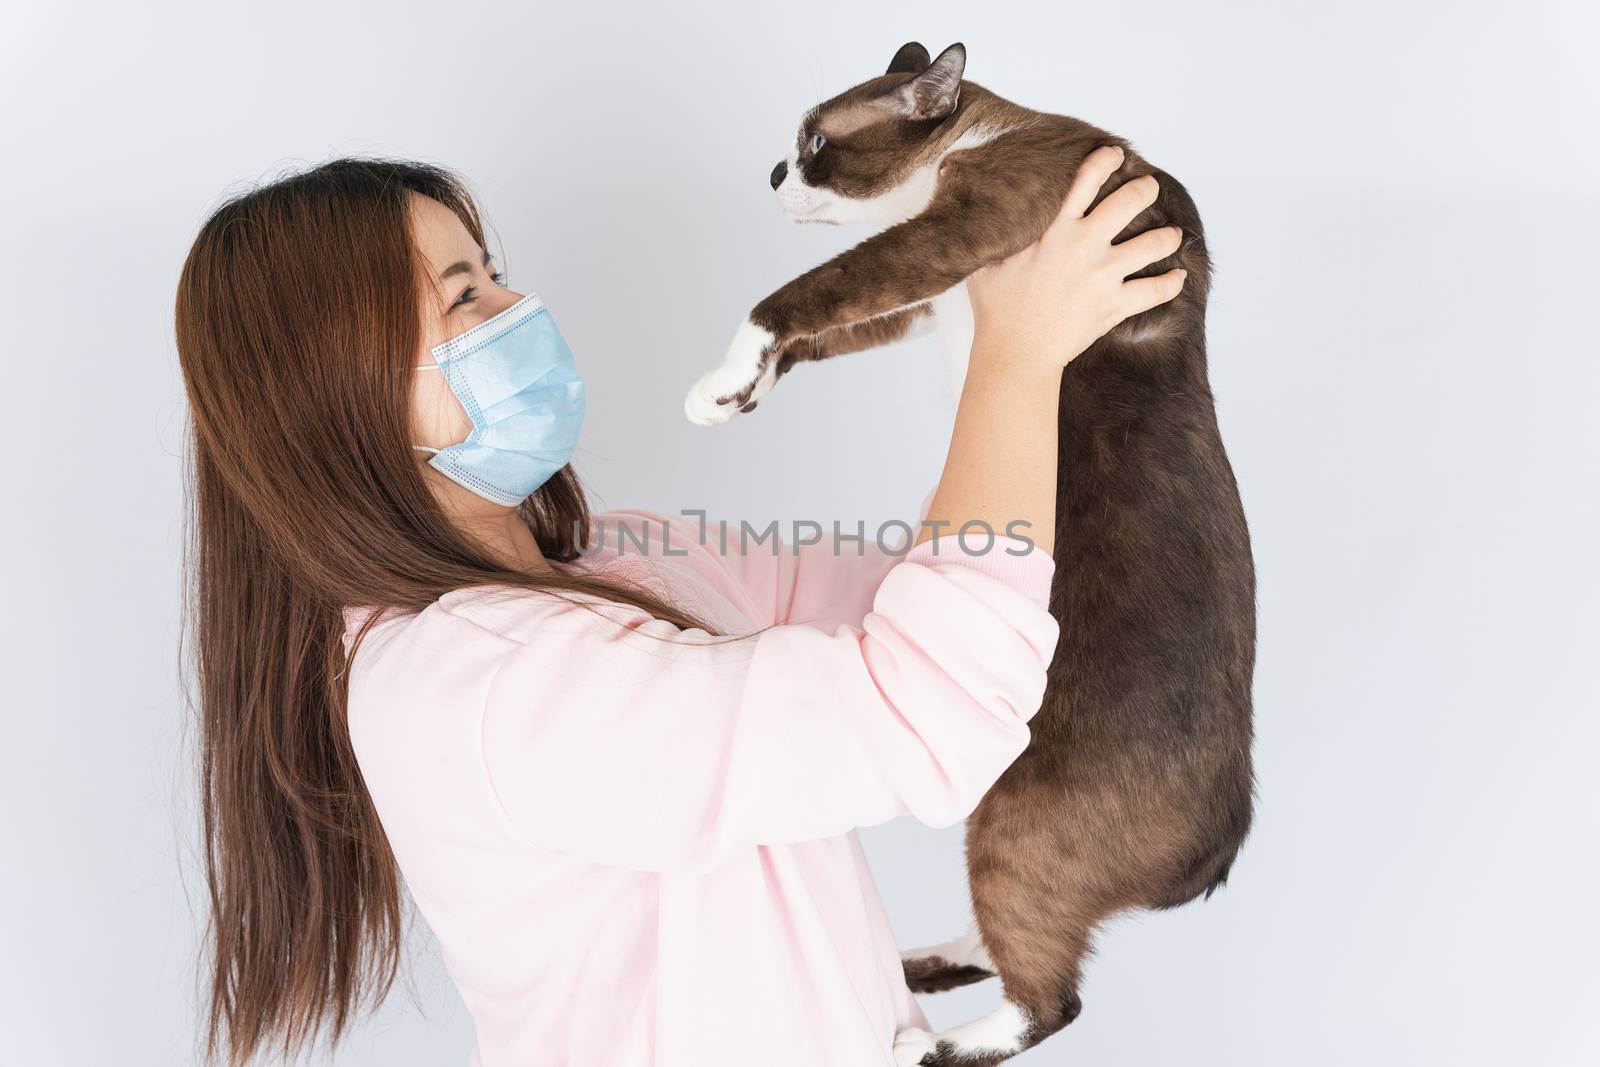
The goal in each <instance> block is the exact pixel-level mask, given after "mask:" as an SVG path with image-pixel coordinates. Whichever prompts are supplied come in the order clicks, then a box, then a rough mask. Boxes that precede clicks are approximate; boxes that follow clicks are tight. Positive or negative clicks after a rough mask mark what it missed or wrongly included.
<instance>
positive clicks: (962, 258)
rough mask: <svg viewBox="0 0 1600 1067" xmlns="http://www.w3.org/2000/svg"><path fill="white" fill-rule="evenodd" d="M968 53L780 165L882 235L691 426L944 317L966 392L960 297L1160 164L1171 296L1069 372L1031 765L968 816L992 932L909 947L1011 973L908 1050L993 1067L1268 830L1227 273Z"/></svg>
mask: <svg viewBox="0 0 1600 1067" xmlns="http://www.w3.org/2000/svg"><path fill="white" fill-rule="evenodd" d="M965 67H966V49H965V48H964V47H963V46H962V45H960V44H954V45H951V46H950V47H949V48H947V49H945V50H944V51H943V52H942V53H940V55H939V56H938V58H936V59H931V60H930V58H929V55H928V51H927V49H925V48H923V46H922V45H920V44H918V43H916V42H910V43H908V44H906V45H905V46H903V47H902V48H901V49H900V50H899V51H898V52H896V53H895V55H894V58H893V60H892V61H891V62H890V64H889V68H888V70H887V72H886V73H884V74H883V75H880V76H878V77H875V78H871V79H869V80H867V81H864V82H862V83H861V84H860V85H857V86H856V87H854V88H852V89H849V90H847V91H846V92H843V93H841V94H839V95H838V96H835V97H833V98H832V99H830V100H827V101H825V102H823V103H822V104H819V105H818V106H816V107H814V108H812V109H811V110H810V111H809V112H807V113H806V115H805V116H804V117H803V119H802V121H801V123H800V127H799V130H798V132H797V134H796V137H795V141H794V144H793V146H792V147H791V148H790V149H789V150H788V153H787V156H786V158H785V159H784V160H782V161H781V162H779V163H778V165H777V166H776V167H775V168H774V169H773V171H772V174H771V184H772V187H773V189H774V191H775V192H776V193H777V195H778V198H779V200H780V202H781V204H782V205H783V208H784V210H785V211H786V213H787V214H788V215H789V216H790V217H791V218H793V219H795V220H796V221H801V222H820V223H843V222H866V223H873V224H877V225H879V226H884V227H886V228H884V229H882V231H881V232H879V233H877V234H875V235H874V236H872V237H869V238H868V239H867V240H865V241H863V242H861V243H860V244H858V245H856V246H855V247H854V248H851V249H849V250H847V251H845V252H842V253H840V254H839V255H837V256H835V257H834V258H833V259H831V260H829V261H828V262H827V263H824V264H822V265H821V266H819V267H817V268H815V269H813V270H810V271H807V272H806V273H805V274H802V275H801V276H800V277H798V278H796V279H794V280H793V281H791V282H789V283H788V284H786V285H784V286H783V287H782V288H780V289H778V290H777V291H776V292H774V293H772V295H770V296H768V297H767V298H766V299H764V300H762V301H761V302H760V303H758V304H757V305H756V306H755V308H754V309H753V310H752V311H751V312H750V315H749V317H748V319H747V320H746V321H745V322H744V323H743V324H742V325H741V326H740V327H739V329H738V331H737V332H736V334H735V336H734V339H733V343H732V345H731V346H730V348H729V350H728V354H727V357H726V359H725V360H724V362H723V363H722V364H721V365H720V366H718V367H717V368H716V369H714V370H713V371H711V372H710V373H709V374H707V375H706V376H705V377H703V378H702V379H701V380H700V381H699V382H697V383H696V385H695V387H694V388H693V389H692V390H691V391H690V393H689V395H688V397H687V399H686V401H685V412H686V414H687V415H688V416H689V418H690V419H691V420H692V421H695V422H699V423H705V424H712V423H718V422H724V421H726V420H727V419H729V418H731V417H732V416H733V415H734V414H735V413H736V412H743V411H751V410H753V409H754V408H755V407H756V405H757V403H758V402H759V401H761V400H762V398H763V397H765V396H766V395H767V394H768V393H769V391H770V390H771V389H772V387H773V384H774V383H775V382H776V381H777V379H778V378H779V377H781V376H782V375H783V374H784V373H786V372H787V371H788V370H790V369H791V368H792V367H793V366H794V365H795V364H797V363H802V362H810V361H815V360H821V359H827V358H829V357H831V356H835V355H840V354H843V353H847V352H853V351H858V350H861V349H865V348H870V347H873V346H876V345H880V344H885V343H888V342H890V341H893V340H896V339H899V338H901V337H905V336H908V335H910V334H912V333H915V332H920V331H921V330H923V329H925V328H927V327H929V326H930V325H932V324H933V323H934V322H935V321H937V323H938V325H939V327H940V332H941V334H942V335H943V340H944V344H943V351H944V353H945V363H946V371H947V374H948V376H949V380H950V382H951V385H952V386H953V387H954V388H955V389H956V390H957V392H959V389H960V385H961V381H962V377H963V375H964V373H965V358H966V354H967V352H968V351H969V350H970V345H971V340H972V318H971V305H970V303H969V301H968V299H967V295H966V291H965V285H964V284H963V282H964V279H966V278H967V277H968V276H969V275H970V274H972V272H973V271H975V270H977V269H978V268H980V267H982V266H985V265H986V264H990V263H994V262H996V261H998V260H1001V259H1003V258H1005V257H1006V256H1008V255H1010V254H1011V253H1013V252H1016V251H1018V250H1019V249H1021V248H1023V247H1025V246H1027V245H1029V244H1031V243H1032V242H1033V241H1035V240H1037V239H1038V237H1039V236H1040V235H1041V234H1042V233H1043V232H1044V230H1045V228H1046V227H1047V226H1048V225H1049V223H1050V222H1051V221H1052V220H1053V219H1054V218H1055V216H1056V214H1057V213H1058V211H1059V210H1060V207H1061V204H1062V202H1063V200H1064V198H1065V195H1066V190H1067V187H1068V185H1069V184H1070V182H1071V180H1072V177H1073V175H1074V173H1075V172H1076V170H1077V167H1078V165H1079V164H1080V163H1081V162H1082V160H1083V158H1084V157H1085V156H1087V155H1088V154H1089V153H1090V152H1091V151H1093V150H1094V149H1095V148H1097V147H1099V146H1101V145H1113V144H1114V145H1119V146H1121V147H1122V148H1123V149H1124V152H1125V158H1124V162H1123V165H1122V166H1121V168H1120V169H1119V170H1118V172H1117V173H1116V174H1114V175H1113V176H1112V177H1111V179H1109V180H1108V181H1107V183H1106V184H1105V186H1104V188H1103V189H1102V190H1101V193H1100V196H1101V197H1103V196H1104V195H1105V194H1107V193H1109V192H1111V191H1112V190H1113V189H1115V188H1116V187H1118V186H1119V185H1121V184H1122V183H1123V182H1125V181H1128V180H1131V179H1133V178H1136V177H1139V176H1141V175H1145V174H1154V175H1156V178H1157V180H1158V182H1159V183H1160V192H1159V195H1158V198H1157V200H1156V202H1155V203H1154V204H1153V205H1152V206H1151V207H1150V208H1149V209H1147V210H1146V211H1145V212H1144V213H1143V214H1142V215H1141V216H1140V217H1139V218H1138V219H1136V220H1135V221H1134V222H1133V223H1132V224H1131V225H1130V226H1129V227H1128V228H1127V230H1126V231H1124V234H1123V235H1122V236H1123V237H1124V238H1126V237H1129V236H1133V235H1134V234H1137V233H1141V232H1143V231H1145V230H1147V229H1150V228H1153V227H1158V226H1165V225H1170V224H1177V225H1179V226H1181V227H1182V231H1183V241H1182V245H1181V246H1180V248H1179V249H1178V251H1177V252H1176V253H1174V254H1173V255H1172V256H1171V257H1169V258H1168V259H1166V260H1162V261H1160V262H1158V263H1155V264H1152V265H1151V266H1150V267H1148V268H1146V269H1145V270H1144V271H1141V272H1140V274H1141V275H1150V274H1160V273H1163V272H1165V271H1167V270H1169V269H1170V268H1171V267H1173V266H1181V267H1184V268H1186V269H1187V270H1188V277H1187V280H1186V282H1185V285H1184V288H1183V291H1182V293H1181V294H1180V295H1179V296H1178V298H1177V299H1176V300H1174V301H1172V302H1170V303H1168V304H1163V305H1160V306H1158V307H1156V308H1153V309H1151V310H1150V311H1147V312H1144V313H1141V314H1139V315H1136V316H1134V317H1132V318H1130V319H1128V320H1127V321H1125V322H1123V323H1121V324H1120V325H1118V326H1117V327H1115V328H1114V329H1112V330H1111V331H1110V332H1109V333H1108V334H1107V335H1106V336H1104V337H1102V338H1101V339H1100V340H1099V341H1097V342H1096V343H1095V344H1094V345H1093V346H1092V347H1091V348H1089V350H1088V351H1086V352H1084V353H1083V354H1082V355H1081V356H1079V357H1078V358H1077V359H1076V360H1074V361H1073V362H1072V363H1071V364H1069V365H1068V367H1067V369H1066V371H1065V372H1064V373H1063V375H1062V380H1061V395H1060V407H1061V413H1062V419H1063V422H1062V431H1061V435H1060V455H1059V460H1060V464H1059V471H1060V480H1059V484H1058V489H1057V498H1056V499H1057V537H1056V549H1055V559H1056V576H1055V580H1054V583H1053V586H1052V589H1051V593H1050V610H1051V612H1052V613H1053V614H1054V615H1055V616H1056V618H1057V619H1058V620H1059V621H1060V623H1061V638H1060V642H1059V644H1058V647H1057V649H1056V653H1055V657H1054V659H1053V661H1052V662H1051V665H1050V669H1049V684H1048V686H1047V689H1046V693H1045V697H1044V700H1043V703H1042V706H1041V708H1040V710H1039V712H1038V713H1037V715H1036V716H1035V717H1034V718H1033V720H1032V721H1031V724H1030V727H1031V732H1032V738H1031V741H1030V743H1029V746H1028V748H1027V750H1026V751H1024V752H1023V754H1022V755H1021V756H1020V757H1019V758H1018V759H1017V760H1016V762H1015V763H1013V764H1012V765H1011V767H1010V768H1008V769H1007V771H1006V772H1005V774H1004V775H1002V776H1001V778H1000V779H999V781H998V782H996V783H995V785H994V786H993V787H992V788H991V789H990V790H989V792H988V793H987V794H986V795H985V797H984V798H983V800H982V801H981V802H980V803H979V805H978V807H977V809H976V810H975V811H974V812H973V814H972V816H971V818H970V819H968V821H967V871H968V880H969V883H970V889H971V893H972V905H973V912H974V919H975V923H976V925H975V927H974V928H973V929H972V930H971V931H970V932H969V933H967V934H966V935H965V936H963V937H960V938H957V939H956V940H954V941H951V942H949V943H948V944H945V945H941V946H937V947H935V948H931V949H923V950H918V951H914V952H909V953H906V954H905V958H904V969H905V976H906V981H907V983H908V985H909V986H910V988H912V989H913V990H915V991H917V992H936V991H939V990H943V989H950V988H953V987H955V986H958V985H965V984H967V983H969V982H974V981H978V980H981V979H984V978H988V977H992V976H994V975H995V974H998V975H999V976H1000V979H1001V983H1002V996H1003V1001H1002V1004H1001V1006H1000V1008H999V1009H998V1010H996V1011H995V1012H994V1013H993V1014H991V1015H989V1016H988V1017H986V1018H984V1019H981V1020H979V1021H976V1022H973V1023H968V1024H966V1025H964V1026H958V1027H955V1028H954V1029H951V1030H946V1031H944V1032H942V1033H939V1034H929V1033H927V1032H925V1031H921V1030H912V1031H907V1032H905V1033H903V1034H901V1035H899V1036H898V1038H897V1039H896V1045H895V1056H896V1060H897V1062H899V1063H903V1064H911V1063H920V1064H923V1065H944V1064H963V1065H966V1064H994V1063H999V1062H1000V1061H1002V1060H1005V1059H1007V1058H1009V1057H1011V1056H1013V1055H1015V1054H1016V1053H1018V1052H1020V1051H1022V1050H1023V1049H1026V1048H1029V1047H1032V1046H1033V1045H1035V1044H1037V1043H1038V1042H1039V1041H1041V1040H1043V1039H1044V1038H1045V1037H1047V1036H1049V1035H1050V1034H1052V1033H1054V1032H1056V1031H1057V1030H1060V1029H1061V1028H1062V1027H1064V1026H1066V1025H1067V1024H1068V1023H1070V1022H1071V1021H1072V1020H1073V1019H1074V1018H1075V1017H1076V1016H1077V1015H1078V1013H1079V1011H1080V1010H1081V1007H1082V1001H1081V999H1080V997H1079V992H1078V989H1079V984H1080V980H1081V977H1082V968H1083V964H1084V961H1085V958H1086V956H1087V955H1088V953H1089V951H1090V944H1091V938H1092V936H1093V934H1094V931H1095V929H1096V927H1097V926H1099V924H1101V923H1102V922H1104V921H1105V920H1106V919H1107V918H1109V917H1111V916H1113V915H1115V914H1117V913H1119V912H1123V911H1125V910H1128V909H1133V908H1172V907H1176V906H1178V905H1180V904H1184V903H1187V902H1188V901H1191V900H1194V899H1195V898H1197V897H1199V896H1202V895H1204V896H1207V897H1209V896H1210V895H1211V893H1212V892H1213V891H1215V890H1216V889H1217V888H1218V887H1219V886H1221V885H1222V884H1223V883H1224V882H1225V880H1226V879H1227V876H1228V872H1229V869H1230V867H1231V865H1232V864H1233V861H1234V857H1235V855H1236V854H1237V853H1238V851H1239V849H1240V846H1241V844H1242V843H1243V841H1244V838H1245V836H1246V834H1247V833H1248V831H1249V827H1250V821H1251V813H1252V807H1253V803H1254V793H1255V789H1254V773H1253V770H1252V767H1251V751H1250V750H1251V743H1252V734H1253V727H1252V723H1251V714H1252V712H1251V678H1252V674H1253V671H1254V663H1255V571H1254V565H1253V562H1252V559H1251V553H1250V541H1249V536H1248V532H1247V529H1246V525H1245V518H1244V511H1243V508H1242V506H1241V504H1240V500H1239V492H1238V488H1237V486H1236V484H1235V481H1234V476H1233V470H1232V468H1231V466H1230V465H1229V463H1228V458H1227V454H1226V453H1225V452H1224V450H1223V446H1222V439H1221V437H1220V436H1219V434H1218V430H1217V423H1216V413H1215V408H1214V405H1213V401H1212V395H1211V389H1210V385H1209V383H1208V380H1207V376H1206V350H1205V308H1206V298H1207V293H1208V290H1209V286H1210V262H1209V258H1208V256H1207V252H1206V245H1205V235H1204V231H1203V229H1202V226H1201V222H1200V217H1199V214H1198V213H1197V211H1196V209H1195V206H1194V203H1193V201H1192V200H1191V199H1190V197H1189V194H1188V193H1187V191H1186V190H1185V189H1184V187H1183V186H1182V185H1181V184H1180V183H1179V182H1178V181H1176V180H1175V179H1173V178H1172V177H1171V176H1169V175H1167V174H1165V173H1164V172H1161V171H1159V170H1157V169H1156V168H1155V167H1153V166H1151V165H1150V164H1149V163H1147V162H1146V161H1145V160H1144V159H1142V158H1141V157H1140V156H1139V155H1138V154H1137V153H1136V152H1135V151H1133V149H1132V147H1131V146H1130V145H1129V144H1128V143H1127V142H1126V141H1124V140H1122V139H1121V138H1118V137H1116V136H1113V135H1111V134H1109V133H1107V132H1105V131H1103V130H1100V129H1097V128H1095V127H1094V126H1091V125H1089V124H1088V123H1085V122H1081V121H1079V120H1077V119H1074V118H1068V117H1065V116H1061V115H1053V114H1046V113H1043V112H1037V111H1031V110H1029V109H1027V108H1024V107H1021V106H1019V105H1017V104H1013V103H1011V102H1010V101H1007V100H1004V99H1002V98H1001V97H999V96H997V95H995V94H994V93H992V92H989V91H988V90H986V89H984V88H982V87H981V86H979V85H976V84H974V83H973V82H969V81H965V80H964V77H963V76H964V73H965Z"/></svg>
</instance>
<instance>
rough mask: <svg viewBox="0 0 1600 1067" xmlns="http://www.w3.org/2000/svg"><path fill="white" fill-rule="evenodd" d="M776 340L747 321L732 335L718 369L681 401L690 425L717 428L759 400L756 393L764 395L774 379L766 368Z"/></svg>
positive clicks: (759, 327)
mask: <svg viewBox="0 0 1600 1067" xmlns="http://www.w3.org/2000/svg"><path fill="white" fill-rule="evenodd" d="M776 340H777V339H776V338H775V337H774V336H773V333H772V331H771V330H768V329H765V328H764V327H761V326H757V325H756V324H755V323H753V322H751V321H750V320H748V319H746V320H745V322H744V323H743V325H741V326H740V327H739V329H738V331H737V332H735V333H734V335H733V343H732V344H730V345H729V346H728V354H727V356H726V357H724V358H723V360H722V363H721V365H720V366H718V367H717V368H716V369H715V370H713V371H711V372H710V373H709V374H706V375H704V376H703V377H702V378H701V379H700V380H699V381H697V382H695V383H694V386H693V387H692V388H691V389H690V390H689V395H688V396H687V397H685V398H684V401H683V413H684V415H686V416H687V417H688V419H689V421H690V422H693V423H696V424H698V425H700V426H717V425H720V424H722V423H724V422H727V421H728V420H729V419H731V418H733V416H734V415H735V414H736V413H737V412H738V411H739V410H740V408H745V409H746V410H748V408H749V407H750V406H751V405H752V404H753V402H754V401H755V400H759V399H760V396H759V395H757V392H758V389H759V392H760V393H761V394H763V395H764V394H765V393H766V391H767V389H770V388H772V381H773V380H775V379H776V375H775V374H768V373H767V372H768V371H769V370H770V369H771V368H770V367H769V366H768V365H769V364H771V363H775V360H773V358H772V356H773V352H774V349H775V348H776V347H777V346H776V344H775V342H776ZM763 386H764V388H763Z"/></svg>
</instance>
